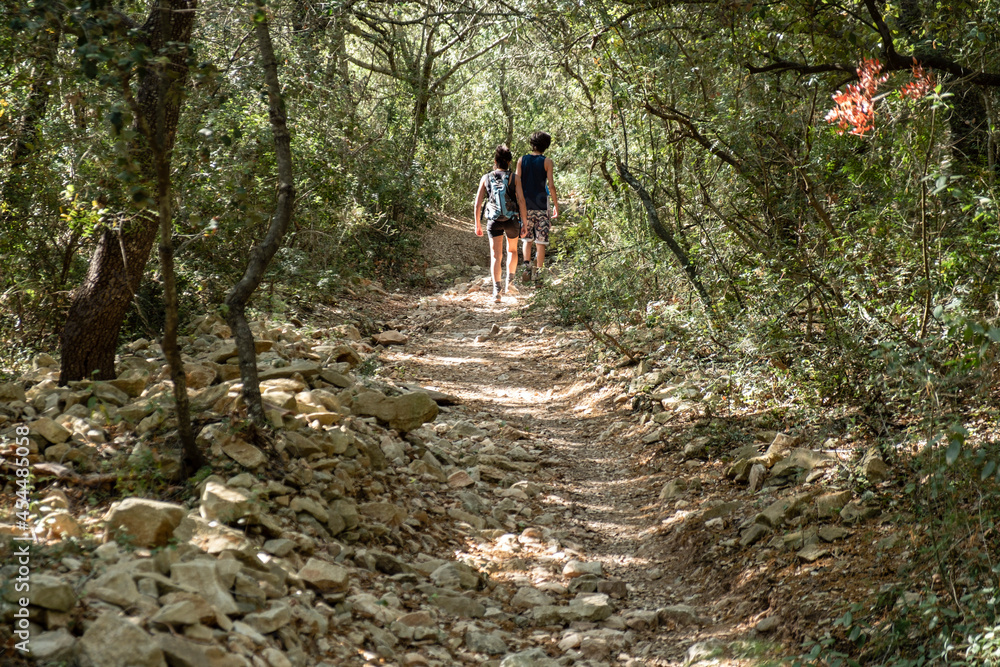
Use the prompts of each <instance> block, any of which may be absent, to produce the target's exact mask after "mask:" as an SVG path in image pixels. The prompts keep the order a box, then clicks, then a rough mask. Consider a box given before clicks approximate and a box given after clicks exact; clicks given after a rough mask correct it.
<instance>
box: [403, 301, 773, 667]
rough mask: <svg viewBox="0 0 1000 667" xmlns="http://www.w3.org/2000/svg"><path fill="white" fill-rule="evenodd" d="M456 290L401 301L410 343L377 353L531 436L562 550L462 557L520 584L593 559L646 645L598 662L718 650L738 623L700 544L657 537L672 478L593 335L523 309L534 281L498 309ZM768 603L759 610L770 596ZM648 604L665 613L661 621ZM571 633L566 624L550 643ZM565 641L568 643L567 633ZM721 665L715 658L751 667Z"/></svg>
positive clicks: (663, 659)
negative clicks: (729, 616)
mask: <svg viewBox="0 0 1000 667" xmlns="http://www.w3.org/2000/svg"><path fill="white" fill-rule="evenodd" d="M450 292H451V293H448V292H446V293H444V294H439V295H435V296H432V297H425V298H424V299H423V300H422V302H421V303H420V304H419V306H418V305H416V304H413V303H411V302H409V301H408V300H407V299H406V298H405V297H402V296H401V295H400V296H399V297H398V298H397V300H396V301H395V303H393V304H392V305H393V306H394V307H395V308H394V310H395V312H396V314H397V317H396V321H395V322H393V323H392V324H395V325H396V326H397V327H398V328H399V329H401V330H404V331H406V332H407V333H408V335H409V336H410V342H409V343H408V344H407V345H406V346H405V347H402V348H390V350H389V351H387V353H386V354H385V356H384V359H385V360H386V361H387V362H389V364H391V366H392V367H393V372H394V374H395V378H396V379H397V380H399V381H404V382H417V383H419V384H422V385H423V386H426V387H429V388H432V389H436V390H439V391H443V392H447V393H449V394H453V395H455V396H458V397H459V398H460V399H461V400H462V402H463V403H465V404H466V405H468V406H470V407H472V408H473V409H474V410H477V411H479V412H480V413H483V416H486V415H489V416H490V417H493V418H499V419H503V420H505V421H506V422H507V423H508V424H509V425H510V426H513V427H514V428H516V429H518V430H521V431H525V432H528V433H530V434H531V435H532V438H531V440H532V444H533V445H534V447H536V448H538V449H540V450H542V452H543V454H542V456H543V460H544V461H545V466H544V467H543V470H542V472H541V473H540V474H539V475H538V476H537V477H536V479H535V480H534V481H536V482H538V483H540V484H541V485H542V488H543V494H544V500H543V502H544V505H545V506H547V507H548V508H549V509H548V511H546V512H545V513H544V518H545V523H546V524H547V525H548V527H549V528H551V529H552V530H553V533H552V534H553V535H555V536H556V537H557V538H558V545H559V549H560V550H561V551H562V552H564V553H561V554H554V553H553V551H554V550H556V547H554V546H553V547H550V548H547V549H546V548H536V549H530V548H524V549H521V550H519V551H517V552H516V553H507V554H503V553H499V551H502V550H498V549H497V547H496V546H495V545H491V544H489V543H480V544H476V543H474V542H470V543H469V546H468V551H469V552H471V554H472V555H474V556H475V555H480V556H485V557H487V559H489V560H492V561H494V562H497V561H500V562H502V563H503V565H502V566H500V567H499V568H498V570H499V571H497V572H495V573H494V574H493V578H494V579H495V580H498V581H506V582H510V583H512V584H513V585H515V586H517V585H526V584H530V585H532V586H536V587H538V586H543V587H544V585H545V584H546V583H547V582H548V583H552V582H555V581H559V580H563V581H565V580H564V579H561V575H562V563H563V562H564V561H565V558H563V560H561V561H559V562H558V563H557V561H556V559H555V558H554V555H559V556H565V554H568V555H570V556H573V557H575V558H578V559H579V560H582V561H588V562H592V561H597V562H600V563H601V564H602V567H603V573H602V578H603V579H605V580H609V581H610V582H620V583H618V584H608V586H609V587H608V588H606V589H604V590H607V591H609V592H611V593H612V597H619V596H620V599H618V600H617V605H618V607H619V610H620V612H619V618H625V620H626V622H627V625H626V626H625V627H620V628H617V629H619V630H629V629H632V630H634V631H635V632H636V634H637V636H639V637H641V640H640V641H638V642H637V643H636V644H634V645H633V646H631V647H629V650H617V649H616V647H614V646H597V647H594V646H589V647H588V646H584V647H582V649H581V650H583V649H589V651H590V652H591V653H593V656H592V657H593V658H594V659H598V660H610V661H611V662H612V663H613V664H631V665H677V664H682V663H684V661H685V657H686V654H687V653H688V651H689V649H690V647H691V646H692V645H693V644H697V646H696V647H695V648H694V649H692V650H693V651H695V652H697V651H699V650H702V649H703V650H702V653H704V654H705V655H706V656H708V655H711V654H713V653H714V654H715V655H718V654H720V653H721V651H722V649H721V648H719V646H721V644H720V645H719V646H717V645H716V644H715V643H713V642H714V641H716V640H713V639H712V637H715V636H717V635H718V636H723V637H726V638H728V640H730V641H731V640H732V639H733V638H734V637H735V636H736V635H738V634H741V633H742V631H743V630H745V628H739V627H737V626H734V625H733V624H732V623H726V622H723V623H717V622H715V620H714V619H713V610H712V608H711V603H712V602H713V598H715V597H717V595H718V591H717V590H716V589H718V587H719V585H720V583H721V581H720V579H719V577H718V576H716V574H717V573H716V574H713V573H712V572H711V567H709V568H708V569H706V568H705V567H703V566H702V564H701V561H702V560H704V559H702V558H700V557H699V556H698V554H700V553H701V551H700V547H699V546H698V545H694V549H695V551H694V552H693V553H694V555H692V552H691V551H690V550H687V551H683V550H675V549H674V547H673V546H667V544H665V542H664V537H665V535H666V533H665V527H666V528H668V529H670V530H671V531H672V530H673V528H674V526H673V525H671V523H670V520H669V519H664V517H665V516H672V513H671V512H668V513H666V514H664V512H663V511H662V507H661V505H662V503H659V502H658V501H657V498H658V495H659V493H660V489H661V488H662V486H663V484H664V483H665V481H666V480H668V479H671V478H672V477H673V476H676V475H677V474H678V473H677V471H675V470H674V469H672V468H671V469H663V465H662V462H660V463H658V464H657V466H654V467H650V466H644V465H641V464H642V462H643V459H642V456H641V448H642V444H643V443H642V441H641V434H642V432H643V430H642V429H641V428H637V421H638V419H637V415H635V414H634V413H633V412H632V411H631V409H630V405H629V403H628V401H626V400H625V398H626V397H625V396H623V395H621V384H620V383H619V384H610V383H609V386H603V384H604V383H602V382H601V379H600V378H595V377H592V376H591V375H590V374H589V373H590V372H591V371H589V370H587V369H590V368H592V367H593V364H592V363H588V362H587V359H586V355H587V354H588V351H589V350H591V346H590V340H589V336H588V334H587V333H586V332H578V331H563V330H561V329H560V328H559V327H556V326H553V325H552V324H551V323H548V322H546V321H545V320H544V319H542V318H540V317H539V316H536V315H535V316H533V315H528V314H525V312H524V310H523V309H521V308H520V306H523V305H525V304H526V303H527V302H528V301H530V299H532V297H533V294H532V290H531V289H530V288H529V289H526V290H525V293H524V294H522V295H520V296H518V297H505V298H504V300H503V302H502V303H501V304H494V303H493V302H492V299H490V298H489V295H488V293H486V292H485V291H473V292H472V293H467V294H460V293H455V290H450ZM491 331H492V332H493V333H491ZM387 370H388V369H387ZM628 372H629V373H630V372H631V371H628ZM616 399H617V400H616ZM709 474H710V475H717V476H721V475H719V473H718V472H717V471H709ZM538 521H539V522H541V521H542V518H541V517H539V518H538ZM531 525H532V521H527V520H526V521H525V522H524V526H526V527H530V526H531ZM519 527H521V526H520V525H519ZM705 556H706V558H707V560H708V561H711V556H710V555H708V554H705ZM692 572H693V573H694V577H693V578H692V576H691V574H692ZM622 584H624V586H622ZM615 586H617V587H615ZM569 592H570V593H573V592H574V591H573V590H572V589H571V590H570V591H569ZM748 592H749V591H748ZM737 597H738V596H731V597H730V599H728V600H727V601H726V602H727V606H730V607H731V606H735V605H737V604H738V603H739V602H741V601H743V602H744V609H743V611H744V613H745V612H746V611H748V610H749V609H748V608H747V607H748V605H747V604H746V602H745V601H744V600H740V599H737ZM763 605H764V607H765V608H766V607H767V602H766V598H765V600H764V601H763ZM749 606H751V607H752V606H753V605H752V604H751V605H749ZM664 609H666V611H665V612H664V611H662V610H664ZM656 610H661V611H660V613H659V614H658V615H657V614H656V613H655V611H656ZM633 612H635V613H633ZM630 613H632V616H630ZM582 629H587V627H586V624H584V626H583V628H582ZM524 632H525V633H526V634H530V633H531V632H532V631H531V630H524ZM567 632H569V634H572V632H570V631H567ZM567 636H568V635H567V634H566V633H565V632H564V633H563V636H562V637H555V638H554V640H553V641H560V639H566V637H567ZM567 641H568V642H569V644H572V642H573V639H572V638H570V639H568V640H567ZM584 655H585V656H586V655H587V650H584ZM691 655H692V656H693V654H691ZM722 660H723V661H722V662H714V663H713V664H726V665H744V664H753V663H751V662H747V661H745V660H741V659H738V658H724V659H722Z"/></svg>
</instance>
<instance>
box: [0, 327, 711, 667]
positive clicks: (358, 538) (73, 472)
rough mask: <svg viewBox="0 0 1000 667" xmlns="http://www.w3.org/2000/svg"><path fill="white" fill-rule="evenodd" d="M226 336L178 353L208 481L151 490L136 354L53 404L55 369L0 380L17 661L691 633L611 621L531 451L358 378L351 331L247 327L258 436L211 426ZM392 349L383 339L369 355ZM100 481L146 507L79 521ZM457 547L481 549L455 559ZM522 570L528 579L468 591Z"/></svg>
mask: <svg viewBox="0 0 1000 667" xmlns="http://www.w3.org/2000/svg"><path fill="white" fill-rule="evenodd" d="M228 334H229V332H228V329H227V328H226V327H225V325H224V324H223V323H222V322H221V321H218V320H216V319H213V318H204V319H203V320H202V321H201V322H199V323H197V329H196V333H195V335H193V336H191V337H190V338H189V339H187V340H186V341H185V344H186V347H185V350H184V352H185V356H186V363H187V378H188V382H189V386H190V388H191V389H190V392H191V394H190V395H191V400H192V405H193V407H194V409H195V415H196V418H197V421H198V423H199V434H198V442H199V444H200V445H201V447H203V449H204V450H205V451H206V452H207V453H208V454H209V455H210V457H211V460H212V471H213V472H212V474H210V475H208V476H201V477H202V478H201V479H199V480H198V483H197V484H195V483H194V482H190V483H187V484H185V485H184V486H182V487H177V486H172V487H171V486H165V485H163V484H161V485H159V486H157V485H156V484H154V480H157V479H159V480H162V479H169V477H170V475H171V474H172V473H173V471H174V470H176V467H177V462H176V459H175V455H174V454H173V453H172V452H171V451H170V449H171V447H170V446H168V445H167V442H168V436H170V433H171V428H172V427H173V425H174V422H173V420H174V417H173V415H172V411H171V410H172V408H171V406H172V399H171V391H172V389H171V385H170V382H169V380H168V379H167V378H168V377H169V374H168V372H167V369H166V367H165V365H164V361H163V359H162V355H161V354H160V351H159V349H158V348H157V346H156V345H154V344H151V343H149V342H148V341H137V342H135V343H133V344H132V345H130V346H129V352H130V354H128V355H126V356H124V357H122V358H121V359H120V360H119V368H120V369H122V373H121V377H120V378H119V379H117V380H113V381H110V382H80V383H73V384H71V385H70V386H69V387H59V386H57V385H56V377H57V369H56V367H55V364H54V361H53V360H52V359H51V358H49V357H48V356H47V355H39V357H37V358H36V359H35V370H34V371H33V372H32V373H30V374H28V375H27V376H25V377H23V378H21V379H20V380H18V381H17V382H13V383H9V384H5V385H2V386H0V431H2V433H3V434H4V435H5V436H8V438H9V440H8V441H7V442H8V444H7V450H6V451H4V452H3V455H4V456H5V457H6V458H7V459H8V460H7V462H6V463H5V466H6V468H5V473H9V472H10V465H11V463H10V459H11V458H13V457H14V455H15V450H14V447H13V445H14V439H15V435H16V434H17V429H18V428H23V427H25V426H26V427H27V429H28V431H29V436H28V444H27V447H28V449H29V450H30V451H29V456H28V459H29V461H30V464H31V467H32V470H33V474H34V487H33V489H31V490H30V493H29V496H30V497H28V498H25V499H26V500H28V501H29V509H27V510H26V511H27V512H28V514H27V515H21V516H20V517H18V515H17V514H16V513H15V509H16V504H15V503H16V499H17V497H18V496H17V492H18V487H17V484H16V482H15V480H14V478H13V477H12V476H10V475H9V474H8V475H6V479H7V480H8V482H7V485H6V486H5V487H4V489H3V498H4V515H3V517H2V518H0V521H2V522H3V523H2V524H0V534H2V535H3V537H4V542H3V547H2V548H3V550H4V551H5V552H6V557H5V558H4V566H3V567H2V569H0V574H2V579H3V593H2V599H3V602H2V607H0V616H2V618H3V626H2V628H0V633H2V634H3V635H4V636H5V637H6V638H10V637H11V634H10V631H11V629H12V628H13V627H14V624H15V622H16V618H15V614H17V613H19V610H20V609H22V607H21V606H20V604H21V603H20V599H21V598H22V597H24V596H25V595H26V596H27V602H28V605H27V606H26V607H25V608H26V609H27V613H28V619H29V623H28V627H27V630H28V634H29V636H30V642H29V644H30V657H31V659H32V660H35V661H37V662H38V663H39V664H80V665H92V666H93V667H115V666H122V667H147V666H149V667H161V666H163V665H171V666H177V665H184V666H190V667H194V666H200V665H211V666H220V667H221V666H229V665H232V666H234V667H236V666H248V665H253V666H254V667H266V666H270V667H286V666H289V665H294V666H296V667H305V666H313V665H328V666H332V665H338V666H340V665H352V664H357V665H362V664H373V665H374V664H385V665H402V666H407V667H419V666H422V665H442V666H444V665H454V664H463V663H467V664H484V663H485V664H489V663H490V662H492V663H493V664H501V665H503V666H504V667H518V666H520V667H530V666H540V667H544V666H546V665H555V664H588V660H590V659H593V660H596V661H598V662H594V663H593V664H606V663H605V662H604V661H605V660H607V659H609V658H610V657H611V655H612V654H614V655H615V656H618V657H622V658H625V659H626V660H627V659H629V656H628V651H629V650H630V649H634V648H636V646H637V643H638V644H639V648H641V637H642V634H643V633H644V632H646V631H648V630H650V629H651V628H655V627H656V626H657V625H658V624H659V623H660V622H664V621H669V622H695V621H697V619H696V615H695V613H694V610H693V609H691V608H689V607H685V606H683V605H681V606H666V607H663V608H660V609H656V608H651V609H628V608H627V607H625V606H623V602H622V598H625V597H626V596H627V594H628V591H627V588H626V586H625V584H624V582H621V581H614V580H608V579H606V578H605V577H603V576H602V566H601V564H600V563H599V562H593V561H588V560H587V559H586V558H585V557H584V556H583V554H580V553H578V552H575V551H573V550H572V549H566V548H564V546H563V545H562V544H561V543H560V539H559V531H557V530H555V527H556V525H557V524H558V521H559V516H557V515H555V514H553V513H551V511H547V509H546V506H545V504H544V502H543V500H544V496H545V494H546V490H547V481H548V480H549V479H550V477H551V475H550V474H548V473H546V471H545V468H546V466H547V464H550V463H552V461H550V460H549V459H548V453H547V451H546V447H545V443H544V442H540V441H538V440H536V439H534V438H533V437H532V436H530V435H528V434H527V433H524V432H521V431H518V430H517V429H514V428H512V427H510V426H504V425H503V424H502V422H501V421H500V420H498V419H497V418H495V417H493V416H491V415H487V414H483V413H477V414H473V413H470V411H468V410H467V409H466V408H464V407H463V406H461V405H455V404H454V400H453V397H449V396H447V395H444V394H440V393H437V392H432V391H425V390H421V389H419V388H414V387H413V386H395V385H390V384H387V383H384V382H380V381H376V380H372V379H364V378H362V376H360V375H359V374H358V373H357V371H358V370H359V366H360V365H363V364H364V363H365V361H364V358H365V355H367V354H370V353H371V352H373V347H372V345H369V344H368V343H366V342H362V341H361V340H360V336H359V335H358V333H357V331H356V330H355V329H353V327H349V326H348V327H340V328H339V329H336V330H324V331H318V332H315V333H313V334H311V337H310V338H305V337H303V336H302V335H300V334H299V333H298V332H297V331H296V330H295V328H294V327H291V326H285V327H270V326H268V325H266V324H264V323H258V324H257V325H255V334H256V337H257V340H258V352H259V361H260V369H261V379H262V383H261V389H262V392H263V396H264V400H265V401H266V404H267V414H268V418H269V419H270V421H271V422H272V424H273V425H274V426H275V427H276V433H277V435H276V437H275V438H274V439H273V441H271V440H267V439H261V438H254V437H251V436H250V435H249V433H248V431H246V430H245V429H242V428H241V423H240V422H239V421H238V420H235V419H234V418H233V416H234V414H235V411H237V410H238V409H239V407H240V404H241V398H240V396H239V389H240V385H239V380H238V369H237V366H236V365H235V364H236V360H235V347H234V346H233V344H232V342H231V340H229V339H228ZM404 342H405V336H403V335H401V334H399V333H397V332H392V331H389V332H385V333H384V334H383V335H381V336H376V337H375V339H374V340H373V341H372V344H373V345H390V344H400V343H404ZM123 474H124V475H125V476H126V477H128V478H129V479H130V480H132V482H136V481H138V482H140V483H139V486H138V487H137V488H138V489H139V492H138V494H137V495H140V496H141V495H143V493H142V490H143V489H148V490H151V489H154V488H157V489H163V488H166V489H167V490H168V491H169V497H165V498H152V497H125V498H121V499H119V500H117V501H116V502H114V503H113V504H112V505H110V507H106V506H102V504H101V501H100V498H102V497H107V496H113V495H114V494H115V491H114V489H115V485H116V480H117V479H118V477H119V476H122V475H123ZM143 480H145V481H148V482H149V484H148V485H146V486H144V485H143V484H142V483H141V482H142V481H143ZM146 495H152V493H151V492H148V493H147V494H146ZM22 497H23V496H22ZM24 518H26V519H27V522H26V523H27V524H28V526H29V527H30V528H31V531H32V532H31V535H32V540H33V541H32V552H33V554H35V555H34V556H33V558H32V565H31V567H32V571H31V579H30V592H28V593H19V592H17V591H16V590H15V587H14V583H15V579H16V575H17V565H16V563H14V562H13V560H12V559H11V557H10V554H11V553H12V550H13V549H14V548H15V545H18V544H22V543H21V542H16V541H14V540H13V539H12V538H14V537H21V536H23V535H24V533H23V530H22V529H23V528H24V527H25V526H24V525H23V523H22V524H20V525H19V519H24ZM470 551H477V552H478V553H489V554H491V555H490V556H479V557H476V558H470V557H466V558H464V559H463V558H457V557H456V554H467V553H469V552H470ZM528 555H530V556H531V558H533V559H536V560H538V561H539V562H543V563H545V567H546V572H545V576H542V577H538V576H536V577H530V578H529V577H521V578H520V579H517V580H516V583H514V584H510V583H504V584H498V583H497V582H496V581H495V580H494V578H492V577H491V574H492V573H497V572H501V571H503V570H504V569H505V568H507V569H509V568H511V567H513V568H515V569H516V568H518V567H521V566H523V564H524V561H523V560H519V559H521V558H523V557H525V556H528ZM15 641H18V639H17V638H16V637H15V638H11V639H9V640H8V641H7V642H6V646H7V647H8V650H9V648H10V647H12V646H13V644H14V643H15ZM647 650H648V647H647ZM16 657H18V654H15V653H14V652H13V651H10V652H9V653H8V658H5V660H7V659H11V660H13V659H14V658H16ZM5 664H7V663H6V662H5ZM635 664H642V663H641V662H635Z"/></svg>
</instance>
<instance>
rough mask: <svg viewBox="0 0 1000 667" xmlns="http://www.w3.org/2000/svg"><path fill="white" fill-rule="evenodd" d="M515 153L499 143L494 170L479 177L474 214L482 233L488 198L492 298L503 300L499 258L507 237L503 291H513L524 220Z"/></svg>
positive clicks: (487, 216) (479, 231) (487, 220)
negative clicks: (516, 188) (517, 195)
mask: <svg viewBox="0 0 1000 667" xmlns="http://www.w3.org/2000/svg"><path fill="white" fill-rule="evenodd" d="M513 159H514V155H513V154H512V153H511V152H510V149H509V148H507V145H506V144H500V145H499V146H497V148H496V150H495V151H494V153H493V171H491V172H489V173H487V174H484V175H483V177H482V178H481V179H480V180H479V191H478V192H477V193H476V203H475V210H474V214H475V216H476V236H482V235H483V227H482V223H481V217H482V216H483V213H484V211H483V208H484V207H483V202H484V200H485V202H486V206H485V215H486V232H487V233H488V234H489V236H490V273H491V275H492V276H493V300H494V301H496V302H498V303H499V302H500V262H501V261H502V258H501V253H502V252H503V245H504V239H505V238H506V240H507V281H506V283H505V285H504V288H503V293H504V294H508V293H510V287H511V282H512V281H513V280H514V276H515V275H516V271H517V239H518V237H519V236H520V235H521V221H520V219H519V218H518V214H517V206H518V204H517V202H518V200H517V199H516V198H515V196H514V192H513V190H514V175H513V174H511V172H510V162H511V160H513Z"/></svg>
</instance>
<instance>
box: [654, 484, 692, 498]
mask: <svg viewBox="0 0 1000 667" xmlns="http://www.w3.org/2000/svg"><path fill="white" fill-rule="evenodd" d="M686 490H687V482H685V481H684V480H683V479H672V480H670V481H669V482H667V483H666V484H664V485H663V488H662V489H660V496H659V499H660V500H673V499H674V498H676V497H677V496H679V495H680V494H681V493H683V492H684V491H686Z"/></svg>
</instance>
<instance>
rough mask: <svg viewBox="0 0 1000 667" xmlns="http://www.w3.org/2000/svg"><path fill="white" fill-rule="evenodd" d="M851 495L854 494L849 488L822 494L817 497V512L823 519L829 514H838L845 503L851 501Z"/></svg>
mask: <svg viewBox="0 0 1000 667" xmlns="http://www.w3.org/2000/svg"><path fill="white" fill-rule="evenodd" d="M851 496H852V494H851V492H850V491H849V490H846V491H838V492H836V493H825V494H823V495H821V496H820V497H818V498H816V514H818V515H819V517H820V518H821V519H822V518H825V517H829V516H837V515H838V514H840V510H841V509H843V507H844V505H846V504H847V503H849V502H850V501H851Z"/></svg>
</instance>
